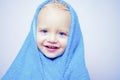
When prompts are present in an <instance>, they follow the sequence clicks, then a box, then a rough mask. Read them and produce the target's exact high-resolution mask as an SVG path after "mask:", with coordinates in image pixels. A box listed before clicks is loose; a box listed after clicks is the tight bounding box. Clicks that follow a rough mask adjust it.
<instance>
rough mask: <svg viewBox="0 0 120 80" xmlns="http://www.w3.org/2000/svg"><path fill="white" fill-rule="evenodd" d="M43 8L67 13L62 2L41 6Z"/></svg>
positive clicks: (65, 6)
mask: <svg viewBox="0 0 120 80" xmlns="http://www.w3.org/2000/svg"><path fill="white" fill-rule="evenodd" d="M44 8H53V9H59V10H64V11H69V10H68V8H67V5H66V4H65V3H64V2H50V3H48V4H46V5H45V6H43V9H44Z"/></svg>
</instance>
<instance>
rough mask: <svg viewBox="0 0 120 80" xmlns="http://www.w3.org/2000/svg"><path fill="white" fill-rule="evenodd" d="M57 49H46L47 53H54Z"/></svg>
mask: <svg viewBox="0 0 120 80" xmlns="http://www.w3.org/2000/svg"><path fill="white" fill-rule="evenodd" d="M57 50H58V49H51V48H47V51H48V52H55V51H57Z"/></svg>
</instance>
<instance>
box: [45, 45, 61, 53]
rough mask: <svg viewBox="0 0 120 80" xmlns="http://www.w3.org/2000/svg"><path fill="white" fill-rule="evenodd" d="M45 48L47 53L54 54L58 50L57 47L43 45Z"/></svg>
mask: <svg viewBox="0 0 120 80" xmlns="http://www.w3.org/2000/svg"><path fill="white" fill-rule="evenodd" d="M45 48H46V49H47V51H48V52H52V53H53V52H56V51H57V50H58V49H59V47H57V46H51V45H50V46H49V45H45Z"/></svg>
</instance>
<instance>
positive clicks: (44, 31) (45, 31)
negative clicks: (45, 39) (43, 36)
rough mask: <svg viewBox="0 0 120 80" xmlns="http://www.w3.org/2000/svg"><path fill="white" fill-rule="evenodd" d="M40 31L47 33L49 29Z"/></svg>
mask: <svg viewBox="0 0 120 80" xmlns="http://www.w3.org/2000/svg"><path fill="white" fill-rule="evenodd" d="M40 32H42V33H47V32H48V31H47V30H41V31H40Z"/></svg>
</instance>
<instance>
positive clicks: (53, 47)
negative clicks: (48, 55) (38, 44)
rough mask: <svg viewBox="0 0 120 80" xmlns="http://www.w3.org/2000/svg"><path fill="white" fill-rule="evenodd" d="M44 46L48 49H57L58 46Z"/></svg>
mask: <svg viewBox="0 0 120 80" xmlns="http://www.w3.org/2000/svg"><path fill="white" fill-rule="evenodd" d="M45 47H46V48H49V49H59V47H57V46H48V45H46V46H45Z"/></svg>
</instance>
